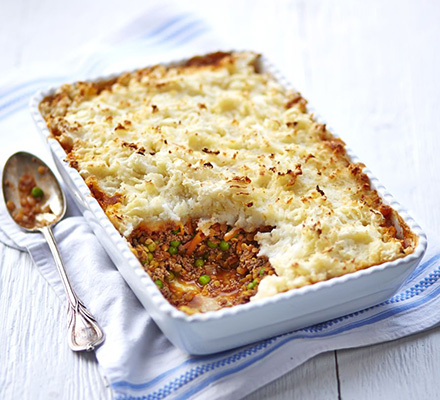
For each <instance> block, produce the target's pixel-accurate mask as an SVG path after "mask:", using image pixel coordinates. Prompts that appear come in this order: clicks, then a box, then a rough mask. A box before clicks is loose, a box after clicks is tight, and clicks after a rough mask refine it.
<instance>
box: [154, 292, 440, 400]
mask: <svg viewBox="0 0 440 400" xmlns="http://www.w3.org/2000/svg"><path fill="white" fill-rule="evenodd" d="M439 293H440V286H439V287H437V288H436V289H435V290H433V291H432V292H431V293H430V294H429V295H428V296H426V297H423V298H421V299H420V300H418V301H415V302H414V303H412V304H406V305H399V306H395V307H393V308H392V309H390V310H388V311H386V312H383V313H380V314H376V315H375V316H374V317H371V318H368V319H367V320H366V321H368V323H363V321H359V322H357V323H354V324H351V325H349V326H347V327H345V328H340V329H338V330H336V331H334V332H332V333H331V334H328V333H324V334H321V335H319V334H318V335H314V336H313V337H309V336H306V335H295V336H293V337H290V338H287V339H285V340H284V341H282V342H280V343H278V344H277V345H275V346H274V347H272V348H271V349H269V350H268V351H267V352H265V353H263V354H261V355H260V356H258V357H254V358H253V359H252V360H249V361H248V362H247V363H244V364H240V365H238V366H237V367H235V368H231V369H229V370H227V371H223V372H220V373H218V374H217V375H213V376H211V377H209V378H208V379H206V380H205V381H203V382H201V384H199V385H198V386H197V387H194V388H192V389H191V390H189V391H188V392H187V393H185V394H183V395H181V396H179V397H178V399H182V400H183V399H188V398H189V397H191V396H192V395H193V394H195V393H197V392H199V391H200V390H202V389H204V388H205V387H206V386H208V385H210V384H211V383H213V382H214V381H216V380H218V379H221V378H223V377H225V376H228V375H231V374H233V373H235V372H237V371H240V370H243V369H245V368H247V367H249V366H250V365H252V364H254V363H255V362H257V361H259V360H261V359H263V358H264V357H266V356H267V355H269V354H271V353H272V352H273V351H275V350H276V349H278V348H279V347H281V346H282V345H284V344H286V343H289V342H291V341H292V340H295V339H315V338H318V339H319V338H323V337H328V336H334V335H337V334H339V333H342V332H346V331H348V330H353V329H355V328H358V327H360V326H364V325H371V324H373V323H375V322H379V321H382V320H384V319H386V318H389V317H392V316H394V315H396V314H399V313H401V312H404V311H407V310H409V309H411V308H416V307H418V306H421V305H423V304H425V303H427V302H428V301H429V300H431V299H433V298H435V297H437V295H438V294H439ZM153 395H154V394H153Z"/></svg>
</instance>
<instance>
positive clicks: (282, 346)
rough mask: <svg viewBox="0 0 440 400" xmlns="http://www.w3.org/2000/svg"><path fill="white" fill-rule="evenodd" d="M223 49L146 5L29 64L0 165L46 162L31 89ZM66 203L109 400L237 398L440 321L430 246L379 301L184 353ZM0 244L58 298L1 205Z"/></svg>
mask: <svg viewBox="0 0 440 400" xmlns="http://www.w3.org/2000/svg"><path fill="white" fill-rule="evenodd" d="M229 47H230V46H225V45H224V44H223V43H222V41H221V40H219V39H218V37H217V36H216V35H215V33H214V32H212V30H211V29H210V28H209V26H207V25H206V23H205V22H204V21H202V20H200V18H199V17H197V16H195V15H193V14H191V13H188V12H186V11H185V10H181V9H178V8H177V7H175V5H174V4H173V3H169V4H165V5H160V6H157V7H156V8H151V9H148V10H146V11H145V12H144V13H143V14H141V15H140V16H139V18H137V19H136V20H135V21H133V22H132V23H130V24H128V25H127V26H125V27H123V28H122V29H120V30H118V31H117V32H114V33H112V34H111V35H109V36H107V37H104V38H101V40H100V41H95V42H92V43H90V44H88V45H87V46H86V47H85V48H84V49H83V50H82V51H81V52H79V53H78V54H77V55H76V58H75V60H76V62H72V60H70V61H69V65H70V66H73V67H72V68H68V67H66V66H58V67H53V66H52V67H51V68H49V69H47V68H40V69H39V68H35V69H33V70H32V71H29V74H23V73H21V74H15V75H14V77H11V79H10V80H8V81H7V83H3V84H0V125H1V128H2V129H3V130H4V131H10V132H12V131H13V132H17V133H18V135H17V140H16V141H15V142H13V143H7V144H5V146H4V147H3V148H2V149H0V157H1V159H2V161H5V160H6V157H7V156H9V155H10V154H11V153H12V152H14V151H16V150H29V151H31V152H34V153H35V154H37V155H38V156H41V157H42V158H43V159H44V160H46V161H47V162H48V163H49V164H50V165H51V166H52V167H53V162H52V161H51V158H50V155H49V154H48V151H47V149H46V147H45V146H44V144H43V143H42V142H41V143H40V139H36V137H37V133H36V132H35V130H34V128H33V126H32V121H31V118H30V117H29V114H28V110H27V102H28V101H29V97H30V96H31V95H32V94H33V93H34V92H35V91H36V90H37V89H39V88H42V87H44V86H47V85H52V84H54V85H56V84H61V83H64V82H68V81H73V80H77V79H81V78H84V77H87V76H93V75H97V74H106V73H109V72H114V71H121V70H124V69H133V68H136V67H140V66H145V65H149V64H154V63H157V62H160V61H168V60H171V59H179V58H181V57H185V56H188V55H194V54H200V53H203V52H207V51H215V50H218V49H221V48H223V49H225V48H226V49H228V48H229ZM66 65H67V64H66ZM66 71H69V72H68V73H66ZM68 203H69V207H68V210H69V213H68V215H67V216H66V218H65V219H63V220H62V221H61V222H60V223H59V224H58V225H57V226H56V227H55V228H54V234H55V237H56V239H57V241H58V244H59V248H60V251H61V254H62V257H63V260H64V262H65V264H66V269H67V273H68V276H69V278H70V280H71V281H72V285H73V287H74V288H75V290H76V291H77V293H78V295H79V297H80V298H81V299H82V300H83V301H84V303H85V304H86V306H87V307H88V308H89V310H90V311H91V313H92V314H93V315H94V316H95V317H96V319H97V320H98V321H99V323H100V325H101V326H102V328H103V329H104V331H105V333H106V341H105V342H104V344H103V345H102V346H101V347H100V348H99V349H97V351H96V356H97V360H98V362H99V364H100V367H101V370H102V371H103V373H104V374H105V376H106V378H107V380H108V381H109V382H110V385H111V387H112V389H113V391H114V394H115V398H116V399H145V398H148V399H191V398H193V399H194V398H209V399H223V398H228V399H232V400H233V399H239V398H242V397H243V396H245V395H247V394H249V393H251V392H253V391H255V390H257V389H258V388H260V387H261V386H263V385H265V384H267V383H268V382H270V381H272V380H274V379H276V378H278V377H280V376H281V375H283V374H285V373H287V372H288V371H290V370H292V369H293V368H295V367H297V366H298V365H300V364H302V363H303V362H305V361H306V360H308V359H310V358H311V357H313V356H315V355H317V354H319V353H322V352H324V351H329V350H334V349H341V348H349V347H358V346H365V345H370V344H374V343H380V342H383V341H388V340H393V339H397V338H400V337H403V336H406V335H410V334H413V333H416V332H419V331H421V330H425V329H429V328H431V327H433V326H435V325H437V324H438V323H439V321H440V313H438V309H439V307H440V297H439V292H440V251H439V246H438V245H437V244H432V243H431V244H430V246H429V248H428V251H427V253H426V255H425V258H424V260H423V261H422V263H421V264H420V266H419V267H418V268H417V269H416V271H415V272H414V274H413V275H412V277H411V278H410V279H409V280H408V281H407V283H406V284H405V285H404V286H403V287H402V288H401V289H400V291H399V293H397V294H396V295H395V296H394V297H393V298H392V299H390V300H388V301H386V302H384V303H382V304H380V305H377V306H374V307H371V308H369V309H367V310H363V311H359V312H356V313H353V314H351V315H348V316H345V317H341V318H337V319H334V320H332V321H327V322H324V323H322V324H319V325H316V326H313V327H309V328H306V329H302V330H299V331H296V332H292V333H288V334H284V335H281V336H278V337H275V338H270V339H267V340H264V341H262V342H259V343H255V344H251V345H248V346H245V347H242V348H239V349H234V350H231V351H227V352H224V353H221V354H214V355H209V356H203V357H201V356H198V357H195V356H189V355H187V354H185V353H184V352H183V351H181V350H179V349H177V348H175V347H174V346H173V345H172V344H171V343H170V342H169V341H168V340H167V339H166V337H165V336H164V335H163V334H162V333H161V331H160V330H159V329H158V327H157V326H156V324H155V323H154V322H153V321H152V320H151V318H150V317H149V316H148V314H147V312H146V311H145V309H144V308H143V307H142V305H141V304H140V303H139V301H138V300H137V298H136V297H135V295H134V294H133V292H132V291H131V290H130V288H129V287H128V286H127V284H126V283H125V281H124V280H123V279H122V277H121V275H120V274H119V272H118V270H117V269H116V268H115V266H114V265H113V263H112V262H111V260H110V258H109V257H108V255H107V254H106V252H105V251H104V250H103V248H102V247H101V245H100V244H99V242H98V240H97V238H96V237H95V235H94V234H93V232H92V230H91V229H90V227H89V225H88V223H87V221H86V219H85V218H84V217H82V216H80V215H79V213H78V210H77V209H76V208H75V206H74V204H73V203H72V201H71V199H69V200H68ZM0 241H1V242H2V243H4V244H5V245H7V246H11V247H14V248H16V249H17V250H21V251H28V252H29V254H30V255H31V257H32V259H33V260H34V262H35V264H36V268H38V270H39V271H40V272H41V274H42V275H43V276H44V277H45V278H46V280H47V281H48V283H49V284H50V285H51V286H52V288H53V289H54V290H55V291H56V293H57V294H58V296H59V297H60V301H63V302H64V301H65V295H64V292H63V288H62V284H61V281H60V279H59V277H58V273H57V271H56V267H55V264H54V262H53V259H52V256H51V254H50V252H49V248H48V246H47V245H46V243H45V242H44V239H43V238H42V236H41V235H39V234H29V233H24V232H22V231H21V230H20V229H19V228H17V227H16V226H15V224H14V222H13V221H12V220H11V219H10V217H9V216H8V215H7V211H6V209H5V207H4V206H2V207H0Z"/></svg>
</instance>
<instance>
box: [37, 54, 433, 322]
mask: <svg viewBox="0 0 440 400" xmlns="http://www.w3.org/2000/svg"><path fill="white" fill-rule="evenodd" d="M232 51H233V52H237V51H238V50H232ZM257 54H259V53H257ZM190 58H192V57H187V58H183V59H180V60H177V61H170V62H164V63H160V64H154V65H163V66H165V67H172V66H178V65H182V64H184V63H185V62H186V61H188V60H189V59H190ZM259 65H260V66H261V67H262V69H263V72H265V73H269V74H270V75H272V76H273V77H274V78H275V80H276V81H277V82H278V83H279V84H280V85H281V86H283V87H284V88H285V89H290V90H295V89H294V87H293V85H292V84H291V83H290V82H289V81H288V80H287V79H286V78H285V77H284V76H283V75H282V74H281V73H280V71H279V70H278V69H277V68H276V67H275V66H274V64H272V63H271V62H270V61H269V60H268V59H267V58H266V57H265V56H264V55H261V56H260V59H259ZM151 66H153V65H148V66H145V67H142V68H148V67H151ZM138 69H139V68H135V69H132V70H129V71H126V70H124V71H120V72H116V73H112V74H107V75H98V76H92V77H90V78H89V79H87V80H85V82H97V81H105V80H110V79H113V78H116V77H118V76H120V75H122V74H124V73H126V72H129V73H131V72H134V71H137V70H138ZM60 86H61V85H51V86H49V87H47V88H46V89H42V90H39V91H37V92H36V93H35V94H34V95H33V96H32V97H31V99H30V102H29V108H30V113H31V116H32V118H33V120H34V122H35V124H36V125H37V127H38V130H39V131H40V134H42V135H43V136H44V138H45V140H46V141H47V144H48V146H49V148H50V150H51V151H52V154H53V156H56V157H57V159H58V161H59V162H60V163H61V164H63V166H64V167H65V171H66V172H67V173H68V174H69V177H70V178H71V180H72V182H73V183H74V185H75V186H76V188H77V189H78V191H79V193H80V194H81V196H82V198H81V200H82V201H83V202H85V203H86V205H87V207H88V208H89V210H90V211H91V212H92V213H93V215H94V216H95V218H96V219H97V220H98V222H99V225H100V226H101V228H103V229H104V230H105V233H106V234H107V235H108V237H109V239H110V241H111V242H112V243H113V245H114V246H115V248H117V249H118V251H119V252H121V255H122V256H123V257H124V258H125V260H126V261H127V263H128V265H129V266H130V268H131V269H132V270H133V272H134V274H135V275H137V277H138V278H139V279H140V282H141V283H142V285H143V286H144V287H145V293H146V294H147V295H148V296H149V297H150V300H151V302H152V303H153V304H154V305H155V307H156V308H157V311H160V312H161V313H164V314H166V315H167V316H169V317H171V318H172V319H177V320H180V321H184V322H186V323H199V322H208V321H213V320H219V319H223V318H225V317H227V316H230V317H231V316H234V315H239V314H242V313H246V312H247V311H248V310H249V309H254V308H255V309H259V308H263V307H265V306H266V305H270V304H273V303H278V302H283V301H289V300H290V299H292V298H295V297H297V296H301V295H304V294H307V293H313V292H316V291H319V290H325V289H327V288H329V287H332V286H335V285H343V284H344V283H346V282H350V281H352V280H354V279H362V277H364V276H368V275H370V274H373V273H378V272H380V271H382V270H385V269H390V268H398V267H399V266H401V265H402V264H407V263H411V262H413V261H415V260H417V259H421V258H422V257H423V255H424V253H425V251H426V247H427V238H426V234H425V233H424V232H423V230H422V228H421V227H420V226H419V224H418V223H417V222H416V221H415V220H414V218H413V217H412V216H411V215H410V214H409V213H408V211H407V210H406V209H405V208H404V207H402V205H401V204H400V203H399V202H398V201H397V200H396V199H395V198H394V197H393V196H392V195H391V193H390V192H389V191H388V190H387V189H386V188H385V186H384V185H383V184H382V183H380V181H379V180H378V179H377V178H376V177H375V176H374V175H373V174H372V172H371V171H370V169H369V168H368V167H365V168H363V173H364V174H366V175H367V176H368V178H369V180H370V184H371V186H372V187H373V188H374V189H376V190H377V192H378V194H379V195H380V197H381V198H382V200H384V202H385V203H386V204H388V205H390V206H391V207H392V208H393V209H394V210H395V211H397V213H398V214H399V215H400V217H401V218H402V219H403V221H404V222H405V223H406V224H407V225H408V226H409V228H410V229H411V231H412V232H413V233H415V234H416V235H417V246H416V247H415V249H414V251H413V252H412V253H411V254H408V255H406V256H405V257H402V258H398V259H396V260H393V261H388V262H384V263H382V264H378V265H374V266H371V267H367V268H365V269H361V270H359V271H355V272H351V273H348V274H345V275H342V276H338V277H334V278H330V279H328V280H325V281H320V282H316V283H314V284H309V285H306V286H302V287H300V288H295V289H290V290H288V291H286V292H282V293H277V294H275V295H273V296H271V297H266V298H262V299H258V300H255V301H250V302H248V303H245V304H238V305H235V306H233V307H224V308H221V309H219V310H216V311H208V312H204V313H195V314H192V315H189V314H186V313H184V312H183V311H180V310H179V309H177V308H175V307H174V306H172V305H171V303H169V302H168V301H167V300H166V299H165V297H164V296H163V295H162V293H161V292H160V290H159V289H158V288H157V285H156V284H155V283H154V282H153V280H152V278H151V277H150V276H149V275H148V273H147V272H146V271H145V270H144V269H143V268H142V266H141V263H140V261H139V260H138V259H137V258H136V256H135V255H134V254H133V253H132V251H131V250H130V248H129V244H128V241H127V240H126V239H125V238H124V237H123V236H122V235H121V234H120V233H119V231H118V230H117V229H116V228H115V227H114V225H113V224H112V223H111V221H110V219H109V218H108V217H107V215H106V214H105V212H104V210H103V209H102V208H101V206H100V205H99V203H98V201H97V200H96V199H95V198H94V197H93V196H92V194H91V191H90V189H89V187H88V186H87V185H86V183H85V181H84V179H83V178H82V177H81V175H80V174H79V172H78V171H77V170H76V169H74V168H73V167H71V166H70V165H69V163H68V162H66V161H65V158H66V156H67V154H66V153H65V151H64V149H63V148H62V146H61V144H60V143H59V142H58V141H57V140H56V139H54V138H53V137H52V136H51V133H50V131H49V129H48V127H47V125H46V121H45V120H44V118H43V116H42V114H41V112H40V110H39V104H40V102H41V101H42V100H43V99H44V98H45V97H46V96H49V95H51V94H53V93H54V92H55V91H56V90H57V89H58V88H59V87H60ZM304 98H306V99H307V97H304ZM307 112H308V113H309V114H312V115H313V117H314V120H315V121H316V122H318V123H325V124H326V126H327V127H328V130H329V131H330V133H331V134H332V135H333V136H334V137H335V138H339V136H338V135H337V134H335V133H334V130H333V129H332V127H331V126H329V125H328V124H327V123H326V122H324V121H323V119H322V118H321V117H320V116H319V114H318V113H316V111H315V109H314V108H313V106H310V105H309V104H308V106H307ZM344 143H345V141H344ZM344 147H345V150H346V153H347V155H348V157H349V158H350V160H351V162H353V163H358V162H361V161H360V160H359V158H358V157H357V156H356V155H355V154H354V153H353V151H352V150H351V149H350V147H348V146H347V145H346V144H345V146H344ZM116 268H117V267H116ZM117 269H118V268H117ZM402 284H403V282H402ZM135 295H136V293H135ZM136 296H137V295H136Z"/></svg>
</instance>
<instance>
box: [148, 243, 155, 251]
mask: <svg viewBox="0 0 440 400" xmlns="http://www.w3.org/2000/svg"><path fill="white" fill-rule="evenodd" d="M156 247H157V245H156V243H154V242H152V243H150V244H149V245H148V246H147V249H148V250H150V251H151V252H152V253H153V252H154V251H155V250H156Z"/></svg>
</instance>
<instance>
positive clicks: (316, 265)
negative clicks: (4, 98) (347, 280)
mask: <svg viewBox="0 0 440 400" xmlns="http://www.w3.org/2000/svg"><path fill="white" fill-rule="evenodd" d="M209 57H211V58H209ZM206 60H208V61H206ZM257 64H258V56H257V55H255V54H254V53H249V52H244V53H232V54H226V53H218V54H214V55H211V56H208V58H200V59H195V61H194V62H189V63H188V64H187V65H185V66H181V67H169V68H166V67H163V66H157V67H153V68H149V69H145V70H141V71H138V72H136V73H132V74H126V75H124V76H122V77H120V78H119V79H118V80H117V81H116V82H110V83H108V85H107V86H104V87H103V88H97V87H96V86H93V85H92V84H86V83H78V84H75V85H70V86H64V87H62V88H61V89H60V90H59V92H58V93H57V95H56V96H54V97H53V98H51V99H49V100H46V101H43V103H42V105H41V110H42V112H43V115H45V118H46V120H47V122H48V126H49V128H50V129H51V131H52V133H53V135H54V136H55V137H56V138H57V139H58V140H59V141H60V142H61V143H62V144H63V146H64V148H65V149H66V150H67V152H68V156H69V159H70V160H71V163H72V165H74V166H75V167H76V168H77V169H78V170H79V172H80V174H81V175H82V176H83V177H84V179H86V182H87V183H88V184H89V186H91V185H95V187H99V190H101V191H102V192H103V193H105V199H106V201H101V204H104V209H105V211H106V213H107V215H108V216H109V218H110V219H111V221H112V223H113V224H114V225H115V226H116V228H117V229H118V230H119V231H120V232H121V234H122V235H124V236H125V237H128V235H130V233H131V232H132V231H133V230H134V229H135V228H136V227H138V226H139V224H141V223H145V224H147V225H148V226H151V227H155V226H160V225H163V224H165V223H169V222H176V223H179V222H182V223H184V222H186V221H188V220H189V219H193V220H195V219H197V220H199V221H200V222H199V229H200V230H202V232H204V233H206V234H207V233H208V232H209V229H210V226H211V225H213V224H214V223H216V222H219V223H226V224H228V225H230V226H235V227H238V228H242V229H243V230H245V231H252V230H255V229H257V228H258V227H261V226H270V227H272V228H273V229H272V230H271V231H269V232H259V233H258V234H257V236H256V238H257V241H258V243H259V245H260V252H259V255H265V256H267V257H268V259H269V261H270V264H271V265H272V266H273V268H274V269H275V271H276V275H271V276H267V277H265V278H264V279H263V280H262V281H261V283H260V285H259V287H258V291H257V294H256V295H255V296H254V297H253V298H252V299H253V300H254V299H259V298H262V297H267V296H271V295H274V294H276V293H279V292H283V291H286V290H289V289H292V288H297V287H301V286H304V285H307V284H310V283H315V282H318V281H322V280H327V279H329V278H331V277H335V276H341V275H343V274H346V273H349V272H353V271H356V270H359V269H362V268H366V267H368V266H371V265H375V264H379V263H383V262H386V261H390V260H394V259H396V258H399V257H402V256H404V255H406V254H408V253H410V252H412V251H413V249H414V245H415V243H414V241H415V239H414V237H412V238H411V240H409V239H408V235H406V236H407V237H406V238H405V237H403V236H402V235H399V234H397V235H396V229H395V228H394V227H393V226H392V224H391V223H390V220H391V216H393V218H394V220H395V219H396V218H398V217H396V213H395V212H394V211H393V210H391V209H390V208H389V207H387V206H385V205H383V204H382V202H381V200H380V198H379V197H378V195H377V193H376V192H375V191H374V190H372V189H371V188H370V186H369V182H368V178H366V176H365V175H364V174H363V173H362V168H363V166H362V165H354V164H352V163H351V162H350V161H349V159H348V157H347V155H346V154H345V150H344V144H343V142H342V141H340V140H339V139H335V138H334V137H333V136H332V135H331V134H330V133H329V132H328V131H327V130H326V128H325V126H324V125H321V124H319V123H317V122H316V121H315V120H314V118H313V116H312V115H311V114H308V113H307V112H306V108H305V101H304V100H303V99H302V98H301V96H300V95H299V94H298V93H295V92H289V91H287V90H286V89H284V88H283V87H282V86H281V85H280V84H279V83H277V82H276V81H275V79H274V78H272V77H271V76H270V75H268V74H265V73H260V72H258V70H257V68H256V65H257ZM400 222H401V223H403V222H402V221H401V220H400ZM405 229H406V228H405ZM405 229H404V230H405ZM408 232H409V230H408V231H407V233H408ZM404 236H405V235H404Z"/></svg>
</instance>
